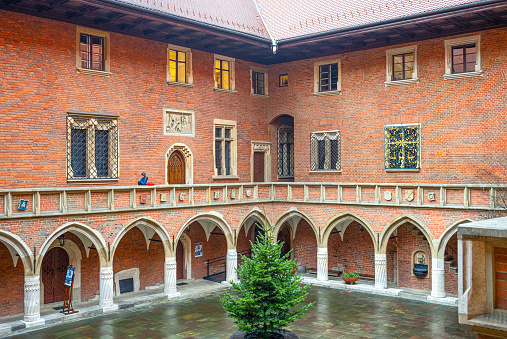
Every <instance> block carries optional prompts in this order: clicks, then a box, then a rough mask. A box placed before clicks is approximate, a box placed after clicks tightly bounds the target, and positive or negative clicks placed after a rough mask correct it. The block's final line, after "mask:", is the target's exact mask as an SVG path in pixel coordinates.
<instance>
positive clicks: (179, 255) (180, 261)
mask: <svg viewBox="0 0 507 339" xmlns="http://www.w3.org/2000/svg"><path fill="white" fill-rule="evenodd" d="M184 261H185V259H184V258H183V244H182V243H181V241H178V245H177V246H176V279H183V278H184V274H183V268H184V266H185V262H184Z"/></svg>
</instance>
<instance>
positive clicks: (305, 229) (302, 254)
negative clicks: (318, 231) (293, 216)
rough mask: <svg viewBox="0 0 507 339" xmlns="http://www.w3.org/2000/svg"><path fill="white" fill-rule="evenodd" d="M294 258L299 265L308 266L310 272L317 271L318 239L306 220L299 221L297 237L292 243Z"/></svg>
mask: <svg viewBox="0 0 507 339" xmlns="http://www.w3.org/2000/svg"><path fill="white" fill-rule="evenodd" d="M292 248H293V250H292V253H293V258H294V260H296V264H298V265H306V268H307V269H309V270H315V271H316V270H317V238H316V237H315V232H314V231H313V229H312V227H311V226H310V225H309V224H308V222H307V221H306V220H304V219H301V221H299V224H298V226H297V228H296V236H295V238H294V240H293V241H292Z"/></svg>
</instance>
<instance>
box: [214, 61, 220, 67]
mask: <svg viewBox="0 0 507 339" xmlns="http://www.w3.org/2000/svg"><path fill="white" fill-rule="evenodd" d="M215 68H218V69H220V60H215Z"/></svg>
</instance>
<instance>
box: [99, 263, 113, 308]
mask: <svg viewBox="0 0 507 339" xmlns="http://www.w3.org/2000/svg"><path fill="white" fill-rule="evenodd" d="M113 282H114V275H113V267H112V266H108V267H101V268H100V292H99V294H100V296H99V306H100V307H102V312H104V313H107V312H112V311H116V310H117V309H118V305H115V304H114V301H113V295H114V293H113Z"/></svg>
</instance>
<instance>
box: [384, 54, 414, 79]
mask: <svg viewBox="0 0 507 339" xmlns="http://www.w3.org/2000/svg"><path fill="white" fill-rule="evenodd" d="M418 82H419V78H418V77H417V46H415V45H413V46H406V47H401V48H395V49H388V50H387V51H386V81H385V82H384V84H385V85H386V86H399V85H407V84H415V83H418Z"/></svg>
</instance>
